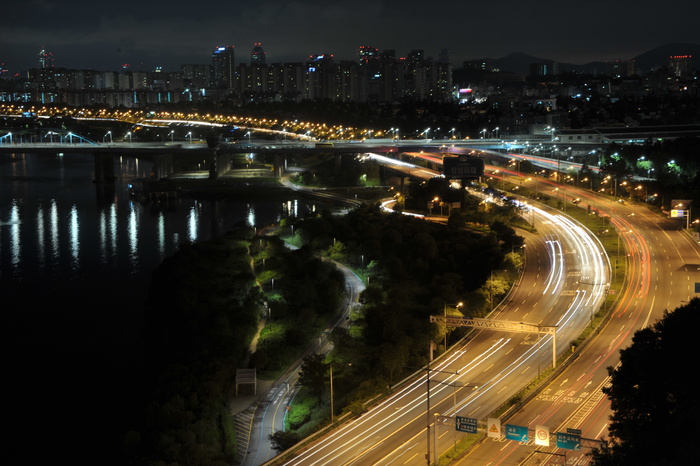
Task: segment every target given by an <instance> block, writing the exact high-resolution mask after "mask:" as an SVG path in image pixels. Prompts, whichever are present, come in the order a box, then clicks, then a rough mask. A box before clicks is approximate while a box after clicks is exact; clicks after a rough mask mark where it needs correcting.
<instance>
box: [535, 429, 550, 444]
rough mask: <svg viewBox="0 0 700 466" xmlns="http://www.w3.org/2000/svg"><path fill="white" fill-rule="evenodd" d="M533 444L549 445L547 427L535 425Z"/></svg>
mask: <svg viewBox="0 0 700 466" xmlns="http://www.w3.org/2000/svg"><path fill="white" fill-rule="evenodd" d="M535 445H540V446H543V447H548V446H549V427H547V426H542V425H537V426H535Z"/></svg>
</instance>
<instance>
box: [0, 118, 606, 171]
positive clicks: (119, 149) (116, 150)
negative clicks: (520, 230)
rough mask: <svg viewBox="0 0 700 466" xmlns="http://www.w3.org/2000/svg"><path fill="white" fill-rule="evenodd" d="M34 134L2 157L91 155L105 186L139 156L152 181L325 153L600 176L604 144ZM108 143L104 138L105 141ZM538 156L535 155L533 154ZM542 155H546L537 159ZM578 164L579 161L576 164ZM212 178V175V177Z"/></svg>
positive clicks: (0, 144)
mask: <svg viewBox="0 0 700 466" xmlns="http://www.w3.org/2000/svg"><path fill="white" fill-rule="evenodd" d="M265 132H269V130H267V131H265ZM35 133H36V134H33V135H32V136H26V134H25V138H28V139H29V140H28V141H26V140H25V139H24V138H20V139H19V140H18V138H17V137H14V138H13V133H12V132H8V133H6V134H4V135H2V136H0V154H2V153H23V152H31V153H39V154H47V155H48V154H50V155H59V156H60V155H64V154H68V153H78V154H81V153H82V154H91V155H94V156H95V163H96V165H95V180H96V181H97V182H108V181H110V180H112V179H114V172H113V169H111V168H110V167H111V164H110V161H113V157H115V156H124V155H134V156H136V155H138V156H147V157H152V159H153V160H154V167H155V172H156V176H157V177H158V178H159V179H160V178H167V177H170V176H172V175H173V171H172V168H173V163H172V158H173V157H174V156H176V155H177V156H184V157H189V156H191V157H193V158H197V159H199V160H200V161H202V164H201V165H202V166H206V167H209V172H210V173H213V174H214V175H213V176H214V177H217V176H220V175H222V174H223V173H225V172H227V171H228V170H230V168H231V157H230V156H231V155H234V154H255V155H260V156H271V158H272V163H273V167H274V168H273V173H271V175H273V176H275V177H277V178H279V177H280V176H281V173H282V168H283V166H284V159H283V157H284V156H294V155H303V154H327V155H330V156H334V157H338V158H339V157H343V156H352V157H355V156H357V155H358V154H381V155H384V156H389V157H393V158H396V159H398V160H412V159H413V160H415V159H416V158H418V159H422V160H423V161H424V162H423V163H427V164H428V166H429V168H432V169H433V170H436V171H439V170H440V166H441V165H442V158H443V157H444V156H448V155H460V154H472V155H475V156H481V157H483V156H493V157H500V158H504V159H510V160H512V161H514V162H515V163H518V164H519V163H520V162H522V161H523V160H526V161H528V162H530V163H531V164H532V165H534V166H536V167H539V168H541V169H547V170H555V171H570V170H580V169H581V167H582V166H583V164H586V165H587V166H589V167H590V168H591V169H592V170H594V171H599V169H598V163H599V158H598V154H599V153H600V149H602V147H603V146H604V144H600V143H598V144H591V143H578V144H576V143H571V144H570V145H566V147H564V146H565V145H564V144H562V143H560V142H558V141H556V140H544V139H542V138H541V137H540V138H530V139H525V138H521V139H519V140H502V139H466V140H456V139H445V140H433V139H421V140H399V139H367V140H361V141H356V140H333V141H332V142H330V141H316V140H314V139H310V138H306V139H304V138H301V139H300V140H287V139H284V140H272V139H260V140H254V139H252V138H251V137H250V133H248V139H247V140H246V139H243V140H238V141H231V142H229V141H223V142H221V141H217V143H216V145H214V144H213V143H212V147H210V145H209V144H207V142H206V141H192V138H191V137H190V139H189V141H177V142H175V141H160V142H142V141H133V140H131V139H130V140H129V141H121V142H114V141H113V140H112V138H111V137H110V138H109V141H106V140H105V141H102V142H98V141H94V140H90V139H89V138H86V137H84V136H81V135H79V134H76V133H73V132H70V131H67V130H63V129H56V128H41V129H40V130H36V131H35ZM105 139H106V137H105ZM534 154H537V155H534ZM540 154H544V155H540ZM577 159H578V161H576V160H577ZM210 176H211V175H210Z"/></svg>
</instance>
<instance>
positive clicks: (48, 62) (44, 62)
mask: <svg viewBox="0 0 700 466" xmlns="http://www.w3.org/2000/svg"><path fill="white" fill-rule="evenodd" d="M39 65H40V66H39V68H41V69H42V70H44V69H47V68H53V66H54V64H53V53H51V52H49V51H47V50H46V49H45V48H42V49H41V50H40V51H39Z"/></svg>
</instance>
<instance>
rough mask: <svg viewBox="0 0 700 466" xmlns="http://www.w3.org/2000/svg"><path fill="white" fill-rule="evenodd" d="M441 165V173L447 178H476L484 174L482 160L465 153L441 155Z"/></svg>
mask: <svg viewBox="0 0 700 466" xmlns="http://www.w3.org/2000/svg"><path fill="white" fill-rule="evenodd" d="M442 167H443V170H442V173H443V175H445V178H447V179H448V180H452V179H463V178H468V179H477V178H479V177H480V176H482V175H483V174H484V160H483V159H480V158H477V157H469V156H467V155H460V156H458V157H454V156H450V157H443V158H442Z"/></svg>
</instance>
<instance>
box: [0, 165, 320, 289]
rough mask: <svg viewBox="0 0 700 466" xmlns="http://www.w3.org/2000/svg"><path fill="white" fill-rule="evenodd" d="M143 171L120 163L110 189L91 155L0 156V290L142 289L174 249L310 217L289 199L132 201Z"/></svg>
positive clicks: (301, 204)
mask: <svg viewBox="0 0 700 466" xmlns="http://www.w3.org/2000/svg"><path fill="white" fill-rule="evenodd" d="M151 172H152V164H151V162H150V161H147V160H137V159H134V158H131V157H120V158H118V159H117V161H116V163H115V174H116V176H117V180H116V181H115V183H114V184H112V183H102V184H99V183H93V179H94V163H93V161H92V156H90V155H72V154H66V155H65V156H63V157H53V156H47V155H33V154H27V155H22V154H15V155H11V156H5V155H2V156H0V284H2V285H3V286H8V287H10V286H12V281H13V280H26V279H29V278H32V279H40V280H52V279H53V278H61V279H75V280H80V281H81V283H84V284H85V285H84V286H94V287H98V288H99V287H109V286H110V280H116V279H118V280H119V281H120V282H122V281H123V280H124V279H127V280H132V282H133V283H136V282H138V283H139V286H141V287H144V283H146V282H147V281H148V279H149V278H150V273H151V271H152V270H153V269H154V268H155V267H156V266H157V265H158V264H159V263H160V262H161V261H162V260H163V259H165V258H166V257H168V256H170V255H172V254H173V253H175V252H176V251H177V248H178V247H179V244H180V242H181V240H185V241H190V242H197V241H206V240H208V239H211V238H213V237H216V236H220V235H221V234H223V233H225V232H226V231H227V230H230V229H232V228H233V227H234V226H235V225H237V224H239V223H240V222H245V223H247V224H249V225H253V226H264V225H268V224H271V223H274V222H277V221H279V220H281V219H282V218H284V217H288V216H303V215H304V214H305V213H306V212H308V211H312V210H316V207H315V206H313V205H306V204H305V203H304V202H303V201H302V202H300V201H299V200H297V199H289V200H287V201H266V202H258V201H247V202H246V201H213V200H195V199H188V198H184V197H183V198H180V199H174V200H169V201H168V202H167V204H164V205H162V206H156V205H154V204H153V203H146V204H141V203H139V202H136V201H134V199H132V198H131V197H130V196H129V193H128V183H129V182H130V181H133V180H134V179H135V178H141V177H148V176H149V175H150V173H151ZM290 196H293V194H291V193H290ZM88 284H89V285H88Z"/></svg>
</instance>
